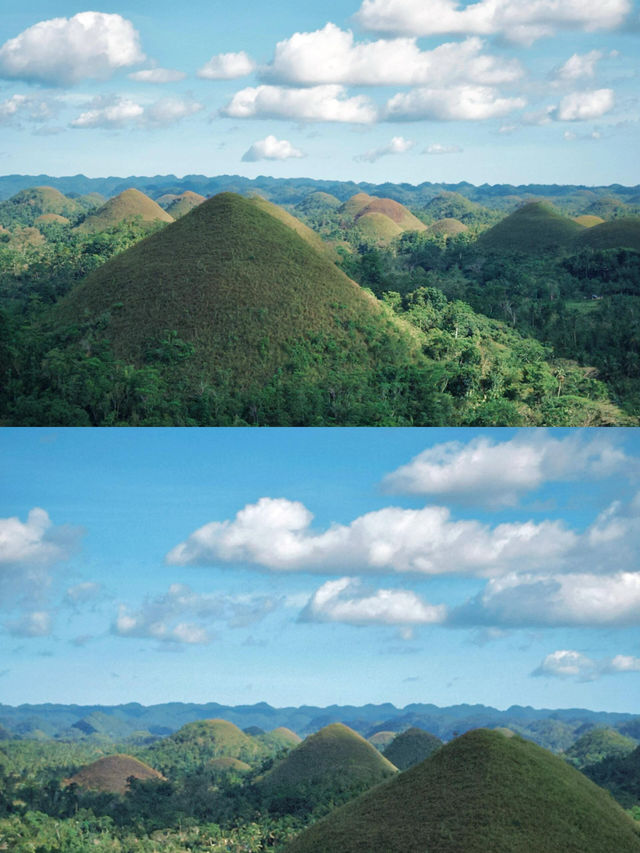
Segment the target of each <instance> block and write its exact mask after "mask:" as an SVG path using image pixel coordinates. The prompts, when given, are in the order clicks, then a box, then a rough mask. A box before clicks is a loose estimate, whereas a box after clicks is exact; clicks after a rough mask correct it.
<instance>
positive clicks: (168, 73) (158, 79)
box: [128, 68, 187, 83]
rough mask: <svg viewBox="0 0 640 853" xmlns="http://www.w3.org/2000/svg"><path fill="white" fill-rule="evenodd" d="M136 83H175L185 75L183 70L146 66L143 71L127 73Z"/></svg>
mask: <svg viewBox="0 0 640 853" xmlns="http://www.w3.org/2000/svg"><path fill="white" fill-rule="evenodd" d="M128 76H129V79H130V80H135V81H136V83H175V82H177V81H178V80H184V78H185V77H186V76H187V75H186V74H185V72H184V71H176V70H175V69H173V68H146V69H144V70H143V71H133V72H132V73H131V74H129V75H128Z"/></svg>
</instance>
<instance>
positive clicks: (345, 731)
mask: <svg viewBox="0 0 640 853" xmlns="http://www.w3.org/2000/svg"><path fill="white" fill-rule="evenodd" d="M395 773H397V770H396V768H395V767H394V766H393V764H391V762H389V761H388V760H387V759H386V758H384V757H383V756H382V755H380V753H379V752H378V750H377V749H376V748H375V747H373V746H372V745H371V744H370V743H369V742H368V741H366V740H365V739H364V738H363V737H361V736H360V735H359V734H357V733H356V732H354V731H353V730H352V729H350V728H349V727H348V726H345V725H343V724H342V723H332V724H331V725H329V726H325V728H323V729H320V731H319V732H316V733H315V734H313V735H310V736H309V737H308V738H306V739H305V740H303V741H302V743H301V744H300V745H299V746H297V747H296V748H295V749H293V750H292V751H291V752H290V753H289V755H287V756H286V757H285V758H283V759H282V760H281V761H279V762H278V763H277V764H275V765H274V766H273V767H272V768H271V769H270V770H268V771H267V772H266V773H265V774H264V776H262V777H261V779H260V780H258V782H257V784H258V787H259V788H260V790H261V791H262V792H263V793H265V794H271V795H280V796H301V795H304V796H306V797H309V798H310V799H311V801H312V802H317V801H320V800H322V799H323V798H324V797H326V796H328V795H332V794H337V793H344V792H348V791H351V790H364V789H366V788H369V787H371V786H372V785H376V784H377V783H378V782H381V781H382V780H383V779H387V778H389V777H390V776H393V775H394V774H395Z"/></svg>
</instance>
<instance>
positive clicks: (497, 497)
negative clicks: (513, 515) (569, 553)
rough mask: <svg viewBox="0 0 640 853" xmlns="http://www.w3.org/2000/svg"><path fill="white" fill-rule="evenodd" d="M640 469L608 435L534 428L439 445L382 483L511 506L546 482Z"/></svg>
mask: <svg viewBox="0 0 640 853" xmlns="http://www.w3.org/2000/svg"><path fill="white" fill-rule="evenodd" d="M638 471H639V466H638V462H637V461H636V460H633V459H630V458H629V457H628V456H627V455H626V454H625V453H624V451H623V450H622V449H621V448H620V447H618V446H617V445H616V443H615V441H614V440H611V439H610V438H609V437H608V436H603V435H600V434H596V435H595V436H594V437H592V436H591V435H590V433H589V432H582V433H578V432H573V433H570V434H569V435H567V436H566V437H564V438H555V437H554V436H553V435H552V434H551V433H548V432H544V431H542V430H532V431H529V432H521V433H519V434H518V435H517V436H516V437H515V438H511V439H508V440H506V441H496V440H494V439H493V438H486V437H484V436H480V437H478V438H474V439H472V440H471V441H469V442H467V443H463V442H460V441H450V442H446V443H444V444H436V445H435V446H433V447H431V448H428V449H427V450H424V451H422V453H420V454H419V455H418V456H416V457H415V458H414V459H412V460H411V462H409V463H408V464H407V465H403V466H402V467H401V468H398V469H397V470H396V471H393V472H392V473H391V474H388V475H387V476H386V477H385V478H384V480H383V486H384V487H385V488H386V490H387V491H390V492H394V493H396V494H397V493H406V494H418V495H430V496H437V497H438V498H447V499H453V500H463V501H465V502H473V501H478V500H480V501H482V503H489V504H491V505H496V504H497V505H512V504H515V503H517V501H518V499H519V497H520V496H521V495H522V494H524V493H525V492H529V491H533V490H535V489H538V488H540V486H542V485H543V483H545V482H557V481H562V480H582V479H584V480H593V479H598V478H601V477H608V476H612V475H614V474H625V473H633V472H636V473H638Z"/></svg>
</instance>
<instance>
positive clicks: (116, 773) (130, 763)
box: [65, 754, 164, 794]
mask: <svg viewBox="0 0 640 853" xmlns="http://www.w3.org/2000/svg"><path fill="white" fill-rule="evenodd" d="M131 776H133V777H134V778H136V779H158V780H161V779H163V778H164V777H163V776H162V775H161V774H160V773H158V771H157V770H154V769H153V767H149V765H148V764H145V763H144V762H143V761H139V760H138V759H137V758H133V757H132V756H131V755H123V754H117V755H107V756H106V757H105V758H99V759H98V760H97V761H94V762H93V763H92V764H88V765H87V766H86V767H83V768H82V769H81V770H79V771H78V772H77V773H74V775H73V776H71V777H70V778H69V779H66V780H65V782H66V784H68V785H72V784H74V785H78V786H79V787H81V788H87V789H89V790H92V791H106V792H109V793H111V794H124V793H125V792H126V790H127V788H128V787H129V783H128V779H129V778H130V777H131Z"/></svg>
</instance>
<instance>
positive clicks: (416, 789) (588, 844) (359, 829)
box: [285, 729, 640, 853]
mask: <svg viewBox="0 0 640 853" xmlns="http://www.w3.org/2000/svg"><path fill="white" fill-rule="evenodd" d="M285 850H286V853H373V851H376V853H377V852H378V851H380V853H383V851H384V853H587V851H588V853H638V850H640V827H639V826H638V824H637V823H636V822H635V821H633V820H632V819H631V818H630V817H628V816H627V815H626V814H625V813H624V812H623V811H622V809H621V808H620V807H619V806H618V805H617V804H616V803H615V802H614V801H613V799H612V798H611V797H610V796H609V794H607V792H606V791H603V790H602V789H601V788H598V787H597V786H596V785H594V784H593V783H591V782H590V781H589V780H588V779H587V778H586V777H585V776H583V774H582V773H580V772H579V771H578V770H575V768H573V767H571V766H570V765H568V764H567V763H566V762H565V761H563V760H562V759H561V758H558V757H557V756H555V755H553V754H552V753H550V752H548V751H547V750H545V749H542V748H541V747H539V746H536V745H535V744H533V743H531V742H529V741H525V740H523V739H521V738H519V737H511V738H507V737H504V736H503V735H502V734H500V733H498V732H491V731H487V730H486V729H476V730H475V731H471V732H467V733H466V734H465V735H462V737H459V738H457V739H456V740H455V741H453V742H451V743H450V744H447V745H446V746H444V747H443V748H442V749H440V750H438V752H436V753H435V754H434V755H433V756H432V757H431V758H428V759H427V760H426V761H423V762H422V763H421V764H418V765H417V766H416V767H412V768H411V769H410V770H406V771H405V772H404V773H400V774H398V775H397V776H396V777H395V778H393V779H390V780H389V781H388V782H385V783H384V784H382V785H379V786H377V787H376V788H374V789H373V790H371V791H368V792H366V793H365V794H363V795H362V796H360V797H358V798H357V799H356V800H352V801H351V802H350V803H347V804H346V805H344V806H342V807H341V808H339V809H336V810H334V811H332V812H331V814H330V815H329V816H328V817H327V818H325V819H324V820H321V821H319V822H318V823H316V824H314V825H312V826H311V827H310V828H308V829H307V830H305V831H303V832H302V833H301V834H300V836H298V838H297V839H295V840H294V841H293V842H292V843H290V844H289V845H287V847H286V848H285Z"/></svg>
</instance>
